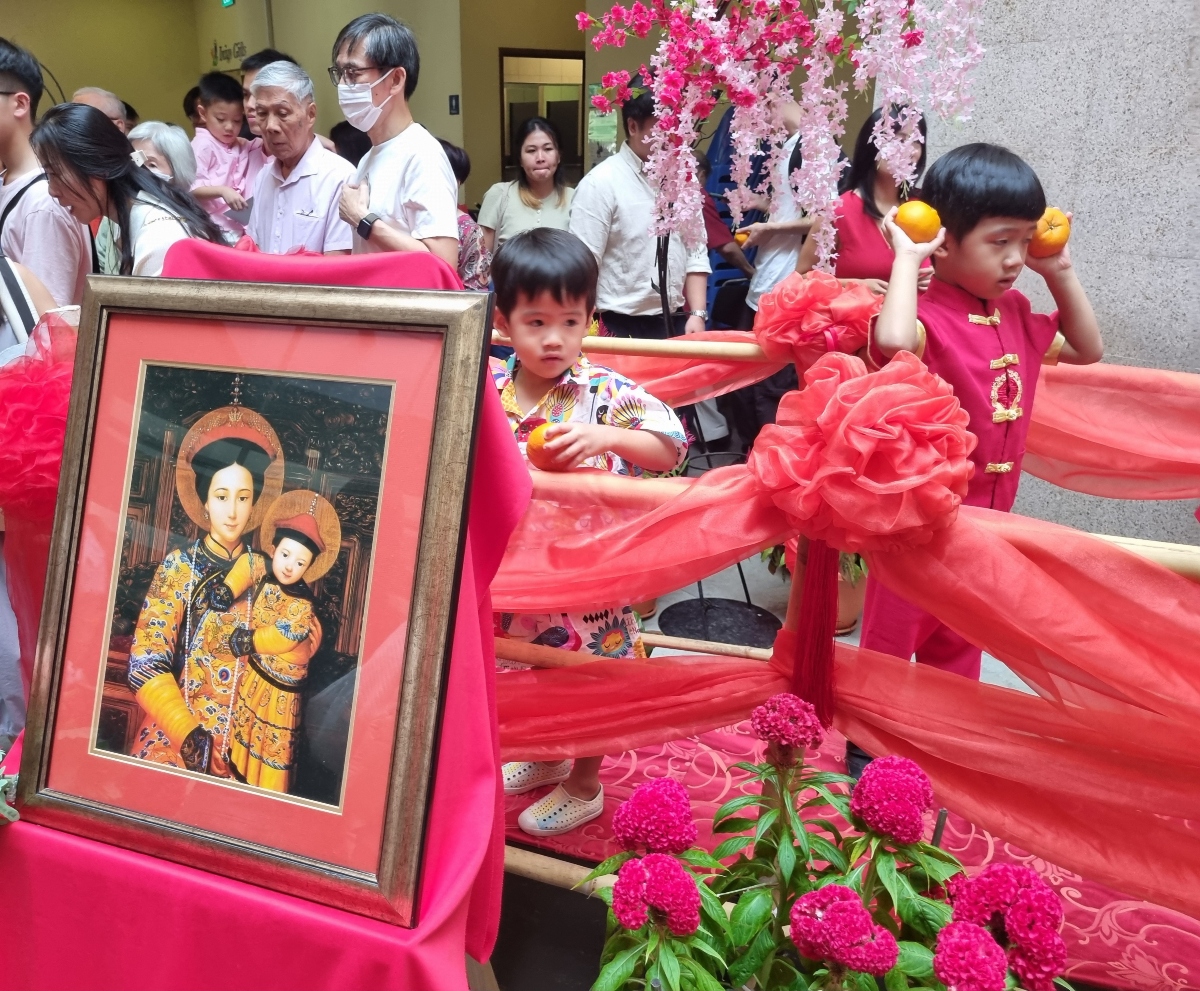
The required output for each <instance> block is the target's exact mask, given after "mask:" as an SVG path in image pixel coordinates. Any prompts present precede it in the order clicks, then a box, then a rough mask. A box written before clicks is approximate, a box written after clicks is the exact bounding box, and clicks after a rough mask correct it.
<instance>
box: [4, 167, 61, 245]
mask: <svg viewBox="0 0 1200 991" xmlns="http://www.w3.org/2000/svg"><path fill="white" fill-rule="evenodd" d="M43 179H45V180H46V181H47V182H49V181H50V180H49V179H48V178H47V176H46V173H45V172H43V173H41V174H40V175H35V176H34V177H33V178H32V179H30V180H29V182H27V183H25V185H24V186H22V187H21V188H20V189H18V190H17V192H16V195H15V196H13V198H12V199H11V200H9V201H8V203H7V204H6V205H5V207H4V212H3V213H0V237H3V236H4V223H5V221H7V220H8V215H9V214H10V213H12V212H13V208H14V207H16V205H17V204H18V203H20V202H21V197H22V196H24V195H25V194H26V193H28V192H29V189H30V187H31V186H32V185H33V184H34V183H35V182H41V181H42V180H43Z"/></svg>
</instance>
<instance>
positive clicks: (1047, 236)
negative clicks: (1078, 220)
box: [1029, 206, 1071, 258]
mask: <svg viewBox="0 0 1200 991" xmlns="http://www.w3.org/2000/svg"><path fill="white" fill-rule="evenodd" d="M1070 237H1071V221H1069V220H1068V219H1067V215H1066V214H1065V213H1063V212H1062V211H1061V210H1060V209H1059V208H1058V207H1056V206H1048V207H1046V212H1045V213H1043V214H1042V219H1041V220H1039V221H1038V225H1037V233H1036V234H1034V235H1033V240H1032V241H1031V242H1030V243H1029V254H1030V256H1031V257H1033V258H1049V257H1050V256H1051V255H1057V254H1058V253H1059V252H1060V251H1062V249H1063V248H1065V247H1066V246H1067V240H1068V239H1069V238H1070Z"/></svg>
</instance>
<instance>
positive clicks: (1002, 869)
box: [864, 775, 1045, 926]
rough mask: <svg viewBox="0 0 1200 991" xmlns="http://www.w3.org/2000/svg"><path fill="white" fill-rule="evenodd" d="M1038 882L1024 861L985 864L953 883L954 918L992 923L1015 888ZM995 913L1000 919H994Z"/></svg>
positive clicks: (1013, 895)
mask: <svg viewBox="0 0 1200 991" xmlns="http://www.w3.org/2000/svg"><path fill="white" fill-rule="evenodd" d="M864 777H865V775H864ZM1042 884H1045V882H1044V881H1043V880H1042V879H1041V877H1040V876H1039V875H1038V873H1037V871H1035V870H1033V869H1032V868H1030V867H1026V866H1025V865H1024V864H989V865H988V866H987V867H985V868H984V869H983V870H982V871H980V872H979V873H978V874H976V875H975V876H974V877H971V878H968V879H966V880H965V881H960V882H959V883H958V884H957V885H955V887H954V891H953V899H954V916H953V917H954V921H955V922H974V923H975V924H976V925H979V926H990V925H993V924H994V923H996V922H999V921H1002V918H1003V914H1004V912H1006V911H1007V910H1008V907H1009V906H1010V905H1012V903H1013V902H1014V901H1015V900H1016V898H1017V893H1018V892H1019V891H1021V890H1023V889H1025V888H1033V887H1037V886H1038V885H1042ZM997 915H999V916H1000V917H1001V918H1000V919H996V918H994V917H995V916H997Z"/></svg>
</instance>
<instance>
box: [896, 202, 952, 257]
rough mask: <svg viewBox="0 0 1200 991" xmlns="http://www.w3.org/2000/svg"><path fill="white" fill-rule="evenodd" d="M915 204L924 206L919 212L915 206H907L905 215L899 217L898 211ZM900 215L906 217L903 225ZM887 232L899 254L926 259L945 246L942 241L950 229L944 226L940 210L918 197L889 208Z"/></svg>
mask: <svg viewBox="0 0 1200 991" xmlns="http://www.w3.org/2000/svg"><path fill="white" fill-rule="evenodd" d="M914 206H915V207H920V208H923V209H921V210H920V211H919V212H918V211H916V210H912V209H910V210H906V211H905V216H904V217H903V218H898V216H897V215H898V214H899V212H900V211H901V210H904V208H905V207H914ZM898 219H903V220H904V225H903V226H901V225H900V224H899V223H898V222H897V221H898ZM935 224H936V225H937V226H936V227H935V226H934V225H935ZM883 236H884V237H885V238H886V239H887V242H888V244H890V245H891V247H892V251H893V252H895V254H896V257H897V258H898V257H900V256H901V255H909V256H911V257H913V258H916V259H917V260H918V261H922V262H923V261H924V260H925V259H926V258H929V257H930V256H931V255H932V254H933V253H934V252H935V251H937V249H938V248H940V247H941V246H942V242H943V241H945V240H946V230H945V228H944V227H942V226H941V221H940V220H939V219H938V215H937V211H935V210H934V209H933V208H932V207H930V206H927V205H926V204H924V203H920V202H919V201H917V200H909V202H907V203H903V204H901V205H900V206H899V207H892V208H891V209H890V210H889V211H888V212H887V215H886V216H885V217H884V218H883Z"/></svg>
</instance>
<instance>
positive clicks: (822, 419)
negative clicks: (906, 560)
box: [749, 352, 975, 551]
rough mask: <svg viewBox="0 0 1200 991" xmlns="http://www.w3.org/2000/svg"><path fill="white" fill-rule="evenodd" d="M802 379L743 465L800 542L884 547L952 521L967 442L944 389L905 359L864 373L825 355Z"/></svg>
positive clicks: (853, 362)
mask: <svg viewBox="0 0 1200 991" xmlns="http://www.w3.org/2000/svg"><path fill="white" fill-rule="evenodd" d="M804 382H805V388H804V389H802V390H801V391H799V392H791V393H788V395H786V396H784V397H783V401H782V402H781V403H780V404H779V415H778V417H777V422H776V423H774V424H769V425H767V426H766V427H764V428H763V430H762V432H761V433H760V434H759V436H758V440H757V441H756V442H755V444H754V449H753V450H752V451H751V452H750V459H749V466H750V471H751V472H752V473H753V474H754V476H755V478H757V479H758V481H759V482H760V484H762V485H763V486H764V487H765V488H766V489H767V490H768V491H770V493H771V498H772V500H773V501H774V503H775V505H776V506H777V507H779V509H781V510H782V511H783V512H785V513H786V514H787V515H788V517H789V518H790V519H792V520H794V521H795V523H796V526H797V527H798V528H799V529H800V530H801V531H802V532H803V533H804V534H805V535H806V536H807V537H809V538H810V539H812V540H824V541H826V542H827V543H829V544H830V545H832V546H834V547H837V548H838V549H840V550H845V551H869V550H889V549H895V548H897V547H901V546H908V545H913V544H921V543H924V542H926V541H928V540H929V539H930V538H931V537H932V536H933V534H934V532H935V531H937V530H940V529H942V528H943V527H946V526H949V525H950V523H951V522H953V520H954V517H955V513H956V511H957V509H958V506H959V504H960V503H961V502H962V499H963V497H964V496H965V495H966V493H967V482H968V480H969V479H970V478H971V475H972V472H973V471H974V466H973V465H972V464H971V462H970V460H969V459H968V455H969V454H970V453H971V451H972V450H973V449H974V447H975V437H974V435H973V434H971V433H969V432H968V430H967V422H968V417H967V413H966V411H965V410H964V409H963V408H962V407H961V406H960V405H959V402H958V400H957V399H956V398H955V397H954V392H953V390H952V389H951V388H950V386H948V385H947V384H946V383H945V382H943V381H942V380H941V379H940V378H938V377H937V376H936V375H934V374H933V373H932V372H930V371H929V370H928V369H927V368H926V367H925V366H924V365H923V364H922V363H921V361H920V360H919V359H918V358H917V357H915V356H914V355H911V354H908V353H907V352H900V353H899V354H897V355H896V357H895V358H893V359H892V360H891V361H890V362H888V364H887V365H886V366H885V367H884V368H883V369H881V370H880V371H878V372H875V373H873V374H871V375H868V374H867V368H866V365H864V364H863V362H862V361H861V359H859V358H856V357H853V356H852V355H846V354H829V355H826V356H824V357H823V358H821V359H820V360H819V361H818V362H817V363H816V364H815V365H814V366H813V367H812V368H810V369H809V370H808V372H807V373H806V374H805V376H804Z"/></svg>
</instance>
